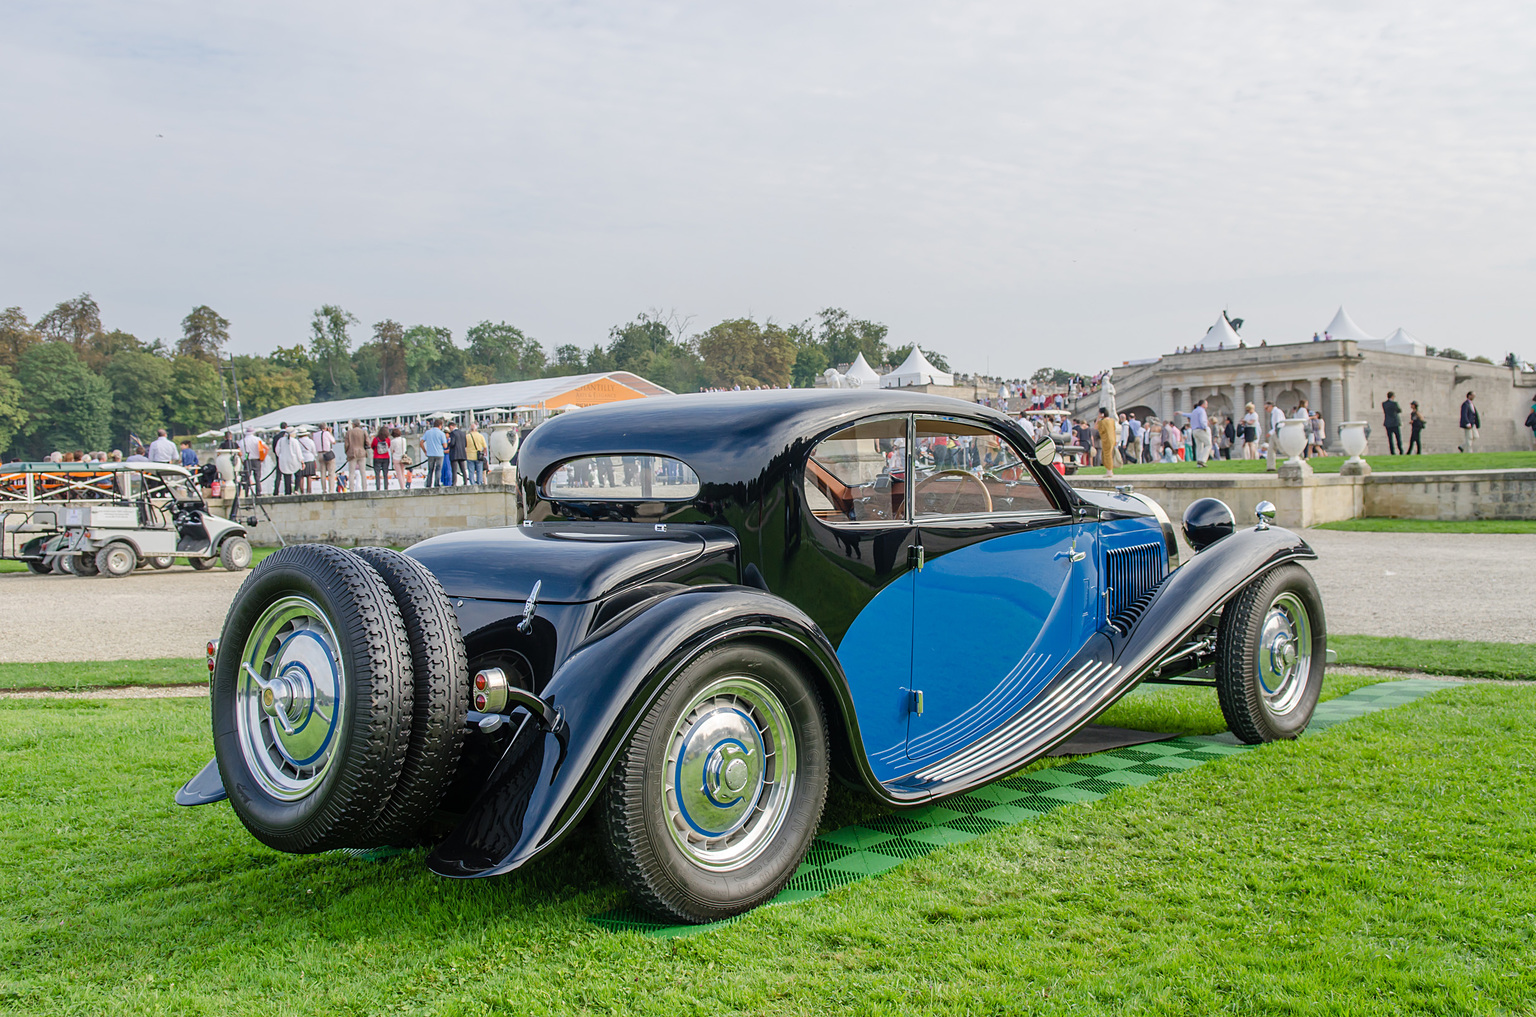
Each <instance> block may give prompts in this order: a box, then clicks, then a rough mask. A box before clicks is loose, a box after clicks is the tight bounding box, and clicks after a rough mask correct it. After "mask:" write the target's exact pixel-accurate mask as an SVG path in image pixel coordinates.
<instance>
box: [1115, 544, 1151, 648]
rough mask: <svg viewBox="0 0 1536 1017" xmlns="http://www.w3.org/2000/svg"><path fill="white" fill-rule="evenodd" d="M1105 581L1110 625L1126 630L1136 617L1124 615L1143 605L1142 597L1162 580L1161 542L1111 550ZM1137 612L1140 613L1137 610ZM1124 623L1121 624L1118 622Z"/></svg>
mask: <svg viewBox="0 0 1536 1017" xmlns="http://www.w3.org/2000/svg"><path fill="white" fill-rule="evenodd" d="M1105 557H1106V559H1107V561H1106V562H1105V568H1104V582H1105V585H1106V587H1107V588H1108V590H1109V597H1108V599H1107V602H1106V605H1105V612H1104V613H1105V614H1106V615H1107V616H1108V617H1109V621H1110V624H1112V625H1115V627H1116V628H1120V629H1121V630H1122V631H1125V630H1128V629H1129V628H1130V626H1131V625H1132V624H1133V623H1134V622H1135V620H1136V619H1135V617H1125V616H1126V615H1127V614H1128V613H1129V612H1131V611H1132V609H1133V608H1140V607H1144V606H1145V604H1144V603H1143V598H1145V597H1146V595H1147V594H1149V593H1151V592H1152V591H1153V590H1155V589H1157V586H1158V584H1159V583H1161V582H1162V581H1163V574H1164V573H1163V545H1162V544H1161V543H1156V544H1138V545H1136V546H1135V547H1122V548H1119V549H1117V550H1114V551H1110V552H1109V553H1108V554H1107V555H1106V556H1105ZM1134 613H1135V614H1136V615H1139V614H1140V611H1139V610H1137V611H1135V612H1134ZM1122 621H1123V622H1124V623H1125V624H1123V625H1121V624H1120V623H1121V622H1122Z"/></svg>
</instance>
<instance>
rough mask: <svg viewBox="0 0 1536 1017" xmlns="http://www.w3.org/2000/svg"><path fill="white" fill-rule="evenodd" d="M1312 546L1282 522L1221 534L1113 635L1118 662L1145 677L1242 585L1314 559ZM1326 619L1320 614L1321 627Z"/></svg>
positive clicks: (1130, 672)
mask: <svg viewBox="0 0 1536 1017" xmlns="http://www.w3.org/2000/svg"><path fill="white" fill-rule="evenodd" d="M1316 557H1317V552H1315V551H1313V550H1312V548H1311V547H1309V546H1308V545H1307V542H1306V541H1304V540H1302V539H1301V538H1300V537H1298V536H1297V535H1296V534H1294V533H1292V532H1291V531H1290V530H1286V529H1282V528H1280V527H1278V526H1271V527H1267V528H1265V529H1258V528H1254V529H1247V530H1238V531H1237V532H1235V533H1233V534H1231V535H1229V536H1226V537H1223V538H1222V539H1221V540H1218V541H1216V542H1215V543H1214V544H1211V545H1210V546H1209V547H1206V548H1205V549H1204V550H1203V551H1200V552H1198V553H1197V554H1194V555H1191V556H1190V558H1189V560H1188V561H1186V562H1185V563H1184V564H1183V565H1182V566H1180V567H1179V568H1177V569H1174V570H1173V572H1172V573H1170V574H1169V576H1168V578H1167V579H1165V580H1164V581H1163V582H1162V584H1161V585H1159V586H1158V588H1157V590H1156V592H1154V593H1153V595H1152V596H1151V598H1150V599H1149V600H1148V602H1147V604H1146V606H1145V608H1144V609H1143V610H1142V612H1141V614H1140V616H1139V617H1138V618H1137V619H1136V621H1135V622H1134V623H1133V624H1132V625H1131V626H1130V628H1129V630H1128V631H1127V632H1126V633H1125V634H1124V635H1123V636H1121V635H1119V634H1111V641H1112V642H1113V643H1114V644H1115V663H1116V664H1118V665H1119V666H1120V668H1121V669H1122V673H1123V674H1124V675H1125V676H1126V678H1127V679H1129V680H1135V679H1137V678H1140V677H1143V676H1145V675H1146V673H1147V672H1149V671H1150V670H1151V669H1152V668H1153V667H1155V666H1156V665H1157V664H1158V663H1159V662H1160V661H1161V660H1162V659H1163V658H1164V657H1166V656H1167V655H1168V654H1169V653H1170V652H1171V651H1174V650H1176V649H1177V648H1178V647H1179V645H1180V644H1181V643H1183V641H1184V640H1185V639H1187V638H1188V637H1189V636H1190V635H1191V634H1192V633H1193V632H1194V631H1195V630H1196V629H1197V628H1199V627H1200V625H1201V624H1202V623H1203V622H1205V621H1206V620H1207V619H1208V618H1210V616H1211V615H1212V614H1213V613H1214V612H1215V611H1216V610H1217V609H1218V608H1220V607H1221V606H1222V605H1224V604H1225V603H1226V602H1227V601H1228V600H1230V599H1231V598H1232V597H1233V596H1234V595H1235V594H1236V593H1237V592H1238V591H1239V590H1241V589H1242V588H1243V587H1245V586H1247V585H1248V584H1249V583H1251V582H1252V581H1253V580H1254V579H1256V578H1258V577H1259V576H1260V575H1263V574H1264V573H1265V572H1268V571H1269V570H1270V569H1272V568H1274V567H1276V566H1277V565H1283V564H1285V563H1286V562H1291V561H1300V560H1306V559H1314V558H1316ZM1322 624H1323V620H1322V619H1318V625H1319V628H1320V629H1321V626H1322Z"/></svg>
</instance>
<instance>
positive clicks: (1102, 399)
mask: <svg viewBox="0 0 1536 1017" xmlns="http://www.w3.org/2000/svg"><path fill="white" fill-rule="evenodd" d="M1114 373H1115V369H1114V368H1113V367H1111V368H1107V369H1106V370H1105V371H1104V384H1102V385H1100V386H1099V406H1100V407H1102V408H1103V409H1104V410H1105V411H1107V412H1108V413H1109V419H1110V420H1118V419H1119V418H1118V417H1117V416H1116V415H1115V383H1114V382H1113V381H1112V380H1111V379H1110V376H1111V375H1113V374H1114Z"/></svg>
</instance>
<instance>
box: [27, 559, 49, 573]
mask: <svg viewBox="0 0 1536 1017" xmlns="http://www.w3.org/2000/svg"><path fill="white" fill-rule="evenodd" d="M27 571H28V572H30V573H32V574H33V575H34V576H51V575H53V568H52V567H51V566H49V565H48V564H47V563H46V562H40V561H29V562H27Z"/></svg>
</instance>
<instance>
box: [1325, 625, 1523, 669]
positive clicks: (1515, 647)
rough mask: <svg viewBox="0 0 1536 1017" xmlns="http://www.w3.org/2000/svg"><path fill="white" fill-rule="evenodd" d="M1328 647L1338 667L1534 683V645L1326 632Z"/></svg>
mask: <svg viewBox="0 0 1536 1017" xmlns="http://www.w3.org/2000/svg"><path fill="white" fill-rule="evenodd" d="M1328 648H1329V649H1331V650H1337V651H1338V654H1339V664H1340V665H1341V666H1347V665H1350V664H1354V665H1356V666H1359V667H1395V668H1404V669H1407V670H1412V671H1423V672H1425V673H1427V674H1443V675H1457V676H1461V677H1466V678H1498V679H1504V680H1515V681H1532V680H1536V646H1532V645H1530V644H1528V643H1478V642H1472V641H1470V640H1462V639H1406V638H1400V637H1397V636H1344V635H1337V634H1335V633H1332V632H1330V633H1329V634H1328Z"/></svg>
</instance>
